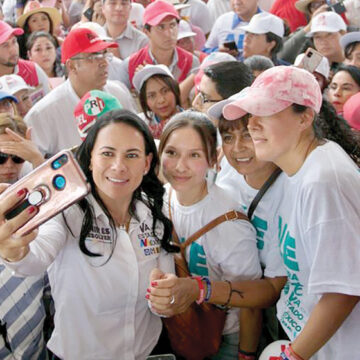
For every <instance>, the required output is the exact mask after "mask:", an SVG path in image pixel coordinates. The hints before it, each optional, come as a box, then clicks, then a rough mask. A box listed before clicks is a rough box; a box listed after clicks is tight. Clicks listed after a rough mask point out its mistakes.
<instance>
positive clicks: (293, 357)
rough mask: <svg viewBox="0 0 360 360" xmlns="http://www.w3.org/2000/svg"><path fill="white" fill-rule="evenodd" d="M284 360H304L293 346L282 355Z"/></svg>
mask: <svg viewBox="0 0 360 360" xmlns="http://www.w3.org/2000/svg"><path fill="white" fill-rule="evenodd" d="M280 358H281V359H282V360H304V359H303V358H302V357H301V356H300V355H298V354H297V353H296V352H295V351H294V350H293V348H292V346H291V344H290V345H289V346H288V347H287V348H286V349H285V350H284V352H282V353H281V354H280Z"/></svg>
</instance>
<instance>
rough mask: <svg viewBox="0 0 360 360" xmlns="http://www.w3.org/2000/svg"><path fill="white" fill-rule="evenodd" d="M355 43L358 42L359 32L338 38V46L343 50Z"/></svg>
mask: <svg viewBox="0 0 360 360" xmlns="http://www.w3.org/2000/svg"><path fill="white" fill-rule="evenodd" d="M356 41H360V31H352V32H349V33H347V34H345V35H344V36H342V37H341V38H340V45H341V46H342V48H343V49H345V48H346V46H347V45H349V44H351V43H353V42H356Z"/></svg>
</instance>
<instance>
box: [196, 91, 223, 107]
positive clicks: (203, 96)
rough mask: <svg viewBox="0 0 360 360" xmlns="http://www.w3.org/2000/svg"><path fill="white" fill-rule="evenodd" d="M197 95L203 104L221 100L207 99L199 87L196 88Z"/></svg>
mask: <svg viewBox="0 0 360 360" xmlns="http://www.w3.org/2000/svg"><path fill="white" fill-rule="evenodd" d="M198 96H199V97H200V100H201V102H202V103H203V104H206V103H217V102H219V101H221V100H222V99H221V100H214V99H208V98H207V97H206V95H205V94H204V93H203V92H202V91H200V90H199V89H198Z"/></svg>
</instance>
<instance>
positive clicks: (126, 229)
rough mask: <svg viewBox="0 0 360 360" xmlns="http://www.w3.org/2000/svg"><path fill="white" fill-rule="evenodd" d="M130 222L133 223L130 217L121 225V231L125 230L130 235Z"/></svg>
mask: <svg viewBox="0 0 360 360" xmlns="http://www.w3.org/2000/svg"><path fill="white" fill-rule="evenodd" d="M130 221H131V216H129V219H128V220H127V221H126V222H125V223H122V224H119V229H121V230H125V231H126V232H127V233H128V232H129V227H130Z"/></svg>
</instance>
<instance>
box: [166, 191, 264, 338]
mask: <svg viewBox="0 0 360 360" xmlns="http://www.w3.org/2000/svg"><path fill="white" fill-rule="evenodd" d="M169 189H170V185H169V184H167V185H166V190H167V196H169ZM208 191H209V193H208V195H207V196H205V198H204V199H202V200H201V201H199V202H198V203H196V204H194V205H191V206H182V205H180V204H179V202H178V201H177V198H176V193H175V191H172V194H171V215H172V222H173V224H174V228H175V231H176V233H177V235H178V237H179V240H180V241H184V240H185V239H187V238H188V237H189V236H190V235H192V234H194V233H195V232H196V231H197V230H199V229H201V228H202V227H203V226H205V225H206V224H208V223H209V222H210V221H212V220H213V219H215V218H217V217H218V216H220V215H223V214H225V213H226V212H228V211H230V210H238V211H241V207H240V206H239V204H238V203H237V202H236V201H234V200H232V199H231V198H230V196H229V194H228V193H227V192H226V191H225V190H223V189H221V188H219V187H218V186H217V185H215V184H213V185H212V186H208ZM167 203H168V201H167ZM186 260H187V262H188V267H189V271H190V273H191V274H192V275H199V276H208V277H209V278H210V279H212V280H230V281H240V280H252V279H257V278H259V277H260V276H261V268H260V264H259V259H258V254H257V249H256V241H255V230H254V228H253V227H252V226H251V224H250V222H248V221H246V220H236V221H225V222H223V223H222V224H220V225H218V226H216V227H215V228H213V229H212V230H210V231H208V232H207V233H205V234H204V235H203V236H201V237H200V238H199V239H198V240H196V241H195V242H193V243H192V244H191V245H190V246H188V247H187V249H186ZM238 311H239V310H238V309H235V308H233V309H231V310H230V311H229V314H228V316H227V319H226V323H225V328H224V334H231V333H234V332H236V331H237V330H238V328H239V320H238Z"/></svg>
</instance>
